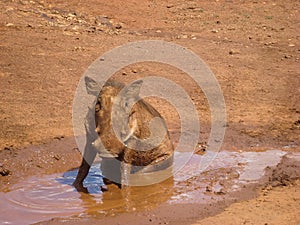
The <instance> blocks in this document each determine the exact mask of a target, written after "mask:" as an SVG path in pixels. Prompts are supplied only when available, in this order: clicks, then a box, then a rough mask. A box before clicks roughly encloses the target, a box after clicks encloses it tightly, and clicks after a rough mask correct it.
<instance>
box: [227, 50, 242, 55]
mask: <svg viewBox="0 0 300 225" xmlns="http://www.w3.org/2000/svg"><path fill="white" fill-rule="evenodd" d="M236 54H240V52H239V51H238V50H233V49H231V50H229V55H236Z"/></svg>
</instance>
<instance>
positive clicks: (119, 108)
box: [73, 77, 174, 191]
mask: <svg viewBox="0 0 300 225" xmlns="http://www.w3.org/2000/svg"><path fill="white" fill-rule="evenodd" d="M85 83H86V89H87V92H88V93H89V94H92V95H95V96H96V97H97V100H96V103H95V108H91V109H90V110H89V112H88V114H87V116H86V123H85V127H86V133H87V136H86V140H87V142H86V146H85V152H84V157H83V160H82V163H81V166H80V167H79V171H78V174H77V177H76V180H75V181H74V183H73V185H74V186H75V188H76V189H77V190H78V191H87V189H86V188H84V186H83V180H84V179H85V178H86V176H87V174H88V172H89V169H90V165H91V164H92V162H93V161H94V159H95V157H96V154H97V153H99V155H100V157H101V158H102V162H101V170H102V174H103V176H104V179H103V181H104V183H105V184H110V183H116V184H119V187H121V185H122V184H123V185H124V184H125V185H130V182H129V183H128V180H126V177H128V174H135V173H146V172H153V171H158V170H159V171H161V170H165V169H167V168H170V167H171V166H172V164H173V153H174V147H173V145H172V143H171V141H170V136H169V132H168V130H167V127H166V124H165V121H164V119H163V118H162V117H161V115H160V114H159V112H158V111H157V110H155V109H154V108H153V107H152V106H151V105H150V104H149V103H147V102H146V101H144V100H143V99H141V98H140V97H139V92H140V88H141V85H142V81H141V80H138V81H135V82H133V83H132V84H131V85H129V86H127V87H125V86H124V84H121V83H118V82H115V81H108V82H107V83H106V84H105V85H104V86H103V88H102V89H101V91H100V93H99V90H100V87H99V85H98V84H97V82H96V81H94V80H92V79H91V78H89V77H85ZM98 93H99V95H98V96H97V94H98ZM126 115H127V116H126ZM112 118H113V119H112ZM157 119H158V120H157ZM93 120H95V121H93ZM114 121H115V122H114ZM93 124H94V126H95V125H96V127H93ZM115 124H116V125H115ZM115 126H117V129H115ZM99 138H100V139H101V141H100V139H99ZM101 188H102V190H103V191H105V190H107V187H106V185H104V186H102V187H101Z"/></svg>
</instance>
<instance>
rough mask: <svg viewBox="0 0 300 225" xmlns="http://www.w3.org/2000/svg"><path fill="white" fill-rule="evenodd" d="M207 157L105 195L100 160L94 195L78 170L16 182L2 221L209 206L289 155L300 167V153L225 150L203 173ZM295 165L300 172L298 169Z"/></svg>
mask: <svg viewBox="0 0 300 225" xmlns="http://www.w3.org/2000/svg"><path fill="white" fill-rule="evenodd" d="M185 157H186V156H185V153H176V156H175V161H176V160H181V158H185ZM201 157H202V156H200V155H193V156H192V158H191V159H190V161H189V163H188V164H187V165H186V166H185V167H184V168H183V169H182V170H181V171H180V172H178V173H176V174H174V177H172V178H169V179H167V180H165V181H164V182H162V183H159V184H155V185H151V186H145V187H131V188H128V189H126V190H120V189H118V188H117V187H116V186H113V185H112V186H109V188H110V190H109V191H108V192H105V193H102V192H101V190H100V188H99V187H100V185H101V184H102V176H101V171H100V170H99V162H97V163H95V164H94V165H93V166H92V168H91V171H90V173H89V175H88V177H87V179H86V181H85V186H86V187H87V188H88V190H89V192H90V193H89V194H85V193H78V192H76V191H75V190H74V188H73V187H72V186H71V184H72V182H73V180H74V179H75V176H76V174H77V170H72V171H69V172H66V173H64V174H53V175H48V176H41V177H31V178H29V179H27V180H26V181H24V182H22V183H19V184H17V185H14V186H12V187H11V189H10V191H9V192H7V193H3V192H1V193H0V222H1V224H31V223H35V222H39V221H45V220H49V219H51V218H55V217H64V218H70V216H75V217H80V218H82V217H84V218H86V217H97V218H104V217H105V216H108V215H110V216H113V215H117V214H120V213H123V212H134V211H141V210H150V209H153V208H156V207H157V206H159V205H161V204H167V205H174V204H190V203H192V204H202V205H203V204H205V205H206V204H207V205H209V204H211V203H212V202H217V201H219V200H224V199H226V198H230V194H232V193H234V192H239V191H241V190H242V189H243V188H244V187H246V186H247V185H250V184H255V183H262V182H266V180H265V181H262V177H264V176H265V175H266V174H265V173H266V172H265V171H266V168H267V167H276V166H277V165H279V164H280V162H282V159H283V158H289V159H292V160H294V161H295V162H296V163H294V164H295V165H297V164H298V165H299V161H300V154H299V153H298V154H291V153H286V152H284V151H280V150H270V151H264V152H228V151H222V152H220V153H219V154H218V156H217V157H216V158H215V160H214V161H213V162H212V163H211V164H210V166H209V167H208V168H207V170H205V171H204V172H202V173H201V172H198V173H197V169H195V168H197V167H198V166H199V161H200V160H201ZM294 169H296V170H299V168H298V167H297V168H296V167H295V168H294ZM296 172H299V171H296ZM296 176H298V175H296ZM298 178H299V177H298ZM267 180H268V179H267ZM67 220H68V219H67Z"/></svg>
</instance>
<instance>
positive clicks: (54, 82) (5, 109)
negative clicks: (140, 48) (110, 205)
mask: <svg viewBox="0 0 300 225" xmlns="http://www.w3.org/2000/svg"><path fill="white" fill-rule="evenodd" d="M299 8H300V2H299V1H288V2H287V1H283V0H276V1H235V0H229V1H228V0H226V1H222V0H219V1H218V0H217V1H182V0H168V1H156V0H151V1H150V0H149V1H146V0H130V1H127V2H126V7H125V5H124V2H122V1H120V0H112V1H106V2H100V1H95V0H88V1H85V2H76V1H73V0H71V1H61V0H59V1H23V0H19V1H8V0H7V1H1V2H0V12H1V13H0V39H1V42H0V99H1V100H0V128H1V129H0V174H1V176H0V181H1V182H0V190H2V191H7V190H9V187H10V185H12V184H14V183H17V182H18V181H19V180H20V179H25V178H26V177H28V176H33V175H36V174H51V173H55V172H63V171H66V170H68V169H71V168H74V167H77V166H78V165H79V163H80V158H81V156H80V154H79V153H78V151H77V149H76V145H75V143H74V140H73V138H72V135H73V133H72V121H71V120H72V101H73V96H74V92H75V89H76V86H77V83H78V81H79V79H80V77H81V76H82V75H83V73H84V72H85V70H86V69H87V67H88V66H89V65H90V64H91V63H92V62H93V61H94V60H95V59H96V58H98V57H99V56H100V55H101V54H103V53H104V52H106V51H108V50H110V49H112V48H114V47H117V46H119V45H121V44H125V43H127V42H129V41H136V40H148V39H155V40H165V41H171V42H174V43H177V44H180V45H182V46H185V47H187V48H188V49H190V50H192V51H193V52H195V53H196V54H198V55H199V56H200V57H201V58H202V59H203V60H204V61H205V62H206V63H207V64H208V65H209V67H210V68H211V69H212V71H213V72H214V74H215V76H216V78H217V79H218V81H219V83H220V86H221V88H222V91H223V93H224V97H225V101H226V107H227V114H228V117H227V119H228V125H227V130H226V136H225V139H224V143H223V146H222V149H226V150H243V151H246V150H247V151H262V150H265V149H275V148H276V149H282V150H285V151H292V152H299V151H300V148H299V136H300V104H299V103H300V89H299V84H300V76H299V69H300V66H299V58H300V57H299V55H300V54H299V51H300V47H299V22H300V21H299ZM152 74H159V75H160V76H163V77H166V78H169V79H172V80H173V81H174V82H177V83H178V84H180V85H181V86H182V87H184V88H185V89H186V90H187V92H188V94H189V95H190V96H191V98H192V99H193V101H194V103H195V105H196V108H197V110H198V111H199V114H200V122H201V128H202V130H201V134H200V135H201V140H200V142H199V144H200V145H205V144H206V142H207V137H208V135H209V130H210V123H209V122H210V118H209V109H208V103H207V100H206V99H205V96H204V94H203V93H202V92H201V91H199V90H198V88H197V87H196V86H195V84H194V83H193V81H191V80H190V79H188V77H187V76H186V75H185V74H184V73H182V72H181V71H179V70H178V69H175V68H171V67H170V66H167V65H161V64H157V63H141V64H137V65H131V66H129V67H127V68H124V69H123V70H122V71H119V72H118V73H117V74H115V78H116V79H119V80H121V81H123V82H130V81H132V80H133V79H136V78H138V77H145V76H148V75H152ZM155 104H156V106H160V107H158V108H159V111H160V112H161V113H162V114H163V115H164V117H165V118H166V119H167V123H168V126H169V128H170V130H171V134H172V137H173V138H174V139H176V137H177V136H178V132H179V125H178V124H179V121H178V118H177V115H176V114H175V113H171V112H172V110H170V106H168V105H163V106H162V104H161V102H155V101H154V105H155ZM62 141H63V146H62V144H59V143H60V142H62ZM49 148H50V149H53V151H50V152H49V151H48V150H47V149H49ZM296 189H299V182H298V183H295V184H294V186H288V187H278V188H276V189H274V190H270V191H268V192H263V194H262V196H260V197H259V198H257V199H254V200H250V201H247V202H241V203H237V204H235V205H233V206H231V207H230V208H228V209H226V210H225V211H224V212H223V213H221V214H220V215H218V216H215V217H212V218H207V219H206V220H205V222H204V221H203V224H209V223H211V224H220V223H223V221H224V220H227V221H235V222H232V224H240V223H246V224H247V223H252V224H260V223H262V224H263V223H268V224H273V222H274V224H276V223H277V224H282V223H283V224H284V223H285V222H284V221H285V220H284V218H287V219H288V221H289V224H293V223H294V224H297V219H298V220H299V217H298V218H297V213H296V212H297V211H295V213H294V214H293V212H287V208H289V207H294V206H295V204H296V203H298V202H299V199H298V198H297V197H295V195H296V194H297V192H296ZM264 194H266V195H264ZM274 196H277V198H274V199H273V197H274ZM261 199H263V200H264V199H266V202H264V201H263V200H262V201H263V203H260V204H259V207H257V206H256V205H257V204H258V202H260V200H261ZM269 201H270V202H269ZM277 201H278V202H277ZM278 204H280V206H278ZM298 205H299V204H298ZM263 206H266V207H263ZM250 208H252V209H255V210H252V211H250V210H249V209H250ZM259 209H260V210H259ZM256 210H259V212H260V213H256V212H258V211H256ZM274 210H275V211H276V210H278V211H276V212H278V213H279V212H282V213H284V215H283V214H282V217H281V220H276V221H275V220H273V219H274V218H271V215H272V214H271V213H272V212H273V211H274ZM236 215H243V216H241V217H240V218H238V219H237V218H236V217H237V216H236ZM261 215H264V218H266V220H265V221H263V220H261V219H260V218H261ZM280 215H281V214H280ZM207 216H210V214H207ZM268 218H269V219H268ZM239 219H240V220H239ZM196 220H197V219H195V220H194V221H196ZM280 221H281V222H280ZM188 222H190V221H188ZM199 224H202V221H201V222H199Z"/></svg>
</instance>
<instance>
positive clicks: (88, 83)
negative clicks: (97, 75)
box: [84, 77, 100, 96]
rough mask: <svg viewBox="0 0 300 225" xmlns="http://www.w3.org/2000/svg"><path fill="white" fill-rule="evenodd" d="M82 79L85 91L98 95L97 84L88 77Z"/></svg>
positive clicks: (98, 88)
mask: <svg viewBox="0 0 300 225" xmlns="http://www.w3.org/2000/svg"><path fill="white" fill-rule="evenodd" d="M84 80H85V87H86V92H87V93H88V94H89V95H95V96H98V94H99V91H100V87H99V84H98V83H97V82H96V81H95V80H93V79H92V78H90V77H84Z"/></svg>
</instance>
